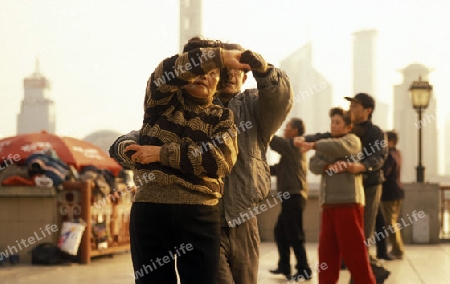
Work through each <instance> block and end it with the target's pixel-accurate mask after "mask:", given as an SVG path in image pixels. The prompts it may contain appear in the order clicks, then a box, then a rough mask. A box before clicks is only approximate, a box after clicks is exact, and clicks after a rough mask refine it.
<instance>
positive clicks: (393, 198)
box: [380, 131, 405, 259]
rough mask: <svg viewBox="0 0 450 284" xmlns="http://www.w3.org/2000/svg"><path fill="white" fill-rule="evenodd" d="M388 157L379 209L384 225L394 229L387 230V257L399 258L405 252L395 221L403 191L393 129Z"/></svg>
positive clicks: (398, 214)
mask: <svg viewBox="0 0 450 284" xmlns="http://www.w3.org/2000/svg"><path fill="white" fill-rule="evenodd" d="M386 134H387V138H388V148H389V152H388V157H387V159H386V161H385V162H384V165H383V173H384V178H385V181H384V182H383V193H382V195H381V204H380V207H381V211H382V212H383V216H384V222H385V227H388V226H391V227H392V228H393V230H394V232H393V233H392V231H391V230H389V231H388V232H389V234H388V239H389V242H390V243H391V245H392V250H391V252H390V254H389V255H388V256H389V258H394V259H401V258H403V255H404V253H405V251H404V246H403V238H402V234H401V230H398V229H397V226H396V224H397V221H398V219H399V217H400V210H401V208H402V203H403V199H404V197H405V193H404V190H403V184H402V182H401V176H400V172H401V167H402V156H401V153H400V151H399V150H398V149H397V148H396V145H397V142H398V134H397V132H395V131H388V132H387V133H386Z"/></svg>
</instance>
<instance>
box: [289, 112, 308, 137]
mask: <svg viewBox="0 0 450 284" xmlns="http://www.w3.org/2000/svg"><path fill="white" fill-rule="evenodd" d="M290 123H291V127H292V128H294V129H297V135H298V136H302V135H303V134H305V124H304V123H303V120H301V119H300V118H298V117H294V118H292V119H291V121H290Z"/></svg>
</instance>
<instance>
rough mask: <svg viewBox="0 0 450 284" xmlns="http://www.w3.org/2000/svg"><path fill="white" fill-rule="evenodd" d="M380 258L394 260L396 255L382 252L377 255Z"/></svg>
mask: <svg viewBox="0 0 450 284" xmlns="http://www.w3.org/2000/svg"><path fill="white" fill-rule="evenodd" d="M377 258H378V259H384V260H388V261H389V260H394V259H396V258H395V257H394V256H392V255H391V254H382V255H377Z"/></svg>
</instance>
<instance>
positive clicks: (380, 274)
mask: <svg viewBox="0 0 450 284" xmlns="http://www.w3.org/2000/svg"><path fill="white" fill-rule="evenodd" d="M371 266H372V272H373V275H374V276H375V280H376V281H377V284H382V283H384V281H385V280H386V279H388V277H389V275H390V274H391V272H390V271H388V270H386V269H385V268H384V267H383V266H380V265H371Z"/></svg>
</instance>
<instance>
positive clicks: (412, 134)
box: [394, 64, 438, 182]
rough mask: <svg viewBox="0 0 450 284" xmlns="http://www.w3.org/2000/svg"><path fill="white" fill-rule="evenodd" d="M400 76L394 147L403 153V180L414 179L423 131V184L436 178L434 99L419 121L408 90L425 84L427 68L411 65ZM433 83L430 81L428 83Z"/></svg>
mask: <svg viewBox="0 0 450 284" xmlns="http://www.w3.org/2000/svg"><path fill="white" fill-rule="evenodd" d="M400 72H402V73H403V82H402V83H401V84H399V85H396V86H394V128H395V129H396V130H397V132H398V134H399V142H398V144H397V148H398V149H399V150H400V151H402V154H403V166H402V180H403V181H404V182H413V181H415V180H416V167H417V164H418V129H419V127H420V128H422V164H423V165H424V167H425V181H433V180H435V179H436V178H437V176H438V153H437V152H438V151H437V149H438V138H437V120H436V115H437V114H436V100H435V98H434V96H432V97H431V100H430V104H429V106H428V108H427V109H426V110H424V112H423V115H422V121H421V122H419V121H418V117H417V113H416V111H415V110H414V109H413V107H412V102H411V98H410V96H409V87H410V85H411V83H412V82H413V81H417V80H419V77H421V78H422V80H426V81H428V80H429V79H428V78H429V77H428V76H429V73H430V69H429V68H427V67H425V66H423V65H421V64H411V65H409V66H407V67H406V68H405V69H402V70H400ZM430 84H432V82H430Z"/></svg>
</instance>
